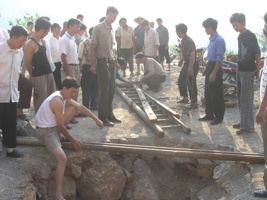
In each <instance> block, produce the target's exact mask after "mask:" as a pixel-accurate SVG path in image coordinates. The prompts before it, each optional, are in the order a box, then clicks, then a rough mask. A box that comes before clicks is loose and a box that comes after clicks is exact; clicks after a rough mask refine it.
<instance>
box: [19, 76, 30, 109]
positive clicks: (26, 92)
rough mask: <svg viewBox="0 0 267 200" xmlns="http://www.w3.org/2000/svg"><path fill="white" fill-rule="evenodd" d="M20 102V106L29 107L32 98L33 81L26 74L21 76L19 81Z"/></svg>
mask: <svg viewBox="0 0 267 200" xmlns="http://www.w3.org/2000/svg"><path fill="white" fill-rule="evenodd" d="M18 90H19V102H18V108H22V109H23V108H29V107H30V106H31V98H32V82H31V81H30V80H29V79H27V78H26V77H25V76H22V75H20V76H19V82H18Z"/></svg>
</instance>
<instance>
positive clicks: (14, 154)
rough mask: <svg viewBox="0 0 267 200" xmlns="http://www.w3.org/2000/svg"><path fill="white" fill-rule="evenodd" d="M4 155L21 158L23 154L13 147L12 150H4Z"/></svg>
mask: <svg viewBox="0 0 267 200" xmlns="http://www.w3.org/2000/svg"><path fill="white" fill-rule="evenodd" d="M6 156H8V157H12V158H22V157H23V156H24V154H23V153H22V152H20V151H18V150H17V149H14V150H13V151H12V152H10V153H9V152H6Z"/></svg>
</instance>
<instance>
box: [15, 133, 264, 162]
mask: <svg viewBox="0 0 267 200" xmlns="http://www.w3.org/2000/svg"><path fill="white" fill-rule="evenodd" d="M17 143H18V144H19V145H31V146H37V145H41V144H40V143H39V142H38V141H37V140H36V139H35V138H33V137H17ZM62 147H63V148H65V149H73V146H72V144H71V143H69V142H64V143H62ZM82 149H83V150H94V151H107V152H114V153H126V154H144V155H152V156H166V157H182V158H194V159H208V160H225V161H245V162H251V163H264V162H265V160H264V155H263V154H256V153H240V152H227V151H214V150H201V149H187V148H174V147H157V146H142V145H127V144H112V143H83V144H82Z"/></svg>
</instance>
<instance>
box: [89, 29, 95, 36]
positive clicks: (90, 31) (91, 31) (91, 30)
mask: <svg viewBox="0 0 267 200" xmlns="http://www.w3.org/2000/svg"><path fill="white" fill-rule="evenodd" d="M93 30H94V27H91V28H90V29H89V31H88V33H89V35H90V36H92V35H93Z"/></svg>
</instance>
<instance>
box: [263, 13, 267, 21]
mask: <svg viewBox="0 0 267 200" xmlns="http://www.w3.org/2000/svg"><path fill="white" fill-rule="evenodd" d="M263 18H264V21H265V23H267V12H266V13H265V15H264V17H263Z"/></svg>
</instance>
